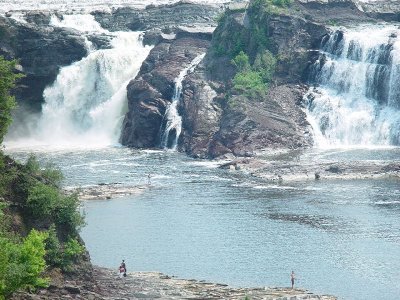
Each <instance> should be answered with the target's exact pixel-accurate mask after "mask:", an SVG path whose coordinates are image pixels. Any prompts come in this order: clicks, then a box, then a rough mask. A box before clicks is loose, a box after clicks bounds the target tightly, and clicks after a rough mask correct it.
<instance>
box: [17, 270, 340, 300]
mask: <svg viewBox="0 0 400 300" xmlns="http://www.w3.org/2000/svg"><path fill="white" fill-rule="evenodd" d="M93 279H94V282H95V283H94V285H92V286H84V285H82V283H80V282H74V281H70V282H68V283H66V284H65V285H62V286H58V287H56V286H54V288H53V289H50V290H42V291H39V293H38V295H26V294H20V295H18V296H16V297H14V300H17V299H18V300H20V299H21V300H22V299H32V300H36V299H37V300H39V299H88V300H95V299H98V300H101V299H104V300H106V299H107V300H116V299H126V300H129V299H169V300H178V299H231V300H243V299H245V297H246V296H248V297H249V298H250V299H254V300H257V299H264V300H277V299H280V300H283V299H286V300H289V299H290V300H300V299H319V300H335V299H336V298H335V297H334V296H328V295H316V294H313V293H311V292H309V291H307V290H304V289H299V288H296V289H291V288H232V287H229V286H227V285H225V284H218V283H209V282H205V281H198V280H194V279H191V280H186V279H178V278H175V277H170V276H168V275H164V274H162V273H158V272H133V273H128V276H127V277H125V278H118V276H117V273H116V271H114V270H109V269H104V268H99V267H95V269H94V273H93Z"/></svg>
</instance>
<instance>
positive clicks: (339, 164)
mask: <svg viewBox="0 0 400 300" xmlns="http://www.w3.org/2000/svg"><path fill="white" fill-rule="evenodd" d="M302 155H304V153H302V152H301V151H296V150H294V151H290V150H289V151H288V150H281V151H278V150H276V151H275V152H270V153H269V154H259V155H258V156H255V157H248V158H232V159H231V160H230V161H228V162H225V163H223V164H221V165H220V168H222V169H228V170H231V171H240V172H245V173H247V174H250V175H251V176H254V177H257V178H259V179H262V180H264V181H266V182H271V181H273V182H293V181H309V180H357V179H394V180H400V161H399V160H392V161H384V160H382V161H378V160H361V161H360V160H354V161H340V160H332V161H323V160H313V159H309V158H308V157H305V156H303V157H302Z"/></svg>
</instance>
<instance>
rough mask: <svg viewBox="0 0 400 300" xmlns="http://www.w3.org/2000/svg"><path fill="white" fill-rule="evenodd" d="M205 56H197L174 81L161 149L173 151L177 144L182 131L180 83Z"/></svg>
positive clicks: (166, 113)
mask: <svg viewBox="0 0 400 300" xmlns="http://www.w3.org/2000/svg"><path fill="white" fill-rule="evenodd" d="M205 55H206V54H205V53H203V54H201V55H199V56H197V57H196V58H195V59H194V60H193V61H192V62H191V63H190V65H189V66H188V67H187V68H185V69H183V70H182V71H181V73H180V74H179V76H178V77H177V78H176V79H175V87H174V95H173V97H172V99H171V104H170V105H169V106H168V108H167V110H166V112H165V118H166V120H167V123H166V125H165V131H164V133H163V135H162V138H161V147H162V148H171V149H175V148H176V146H177V144H178V139H179V136H180V135H181V131H182V117H181V116H180V115H179V112H178V104H179V100H180V98H181V94H182V81H183V79H185V77H186V75H187V74H188V73H190V72H193V70H194V69H195V68H196V66H197V65H198V64H199V63H200V62H201V61H202V59H203V58H204V56H205ZM172 130H174V134H175V135H174V139H173V141H172V144H171V145H169V139H170V134H171V133H172Z"/></svg>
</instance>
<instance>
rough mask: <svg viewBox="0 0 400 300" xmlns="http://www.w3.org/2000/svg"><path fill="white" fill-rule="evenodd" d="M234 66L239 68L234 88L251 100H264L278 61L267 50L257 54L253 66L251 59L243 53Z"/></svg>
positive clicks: (237, 57) (236, 58) (235, 59)
mask: <svg viewBox="0 0 400 300" xmlns="http://www.w3.org/2000/svg"><path fill="white" fill-rule="evenodd" d="M232 64H233V65H234V66H235V67H236V68H237V71H238V72H237V73H236V75H235V77H234V78H233V80H232V82H233V88H234V89H235V90H236V91H237V92H240V93H243V94H244V95H246V96H247V97H250V98H253V99H254V98H261V99H262V98H263V97H264V96H265V94H266V92H267V90H268V84H269V83H270V81H271V79H272V77H273V74H274V71H275V65H276V59H275V57H274V56H273V55H272V53H271V52H269V51H268V50H265V51H263V52H261V53H259V54H257V56H256V59H255V61H254V63H253V65H250V63H249V57H248V55H247V54H245V53H244V52H243V51H241V52H240V53H239V54H238V55H237V56H236V57H235V58H234V59H233V60H232Z"/></svg>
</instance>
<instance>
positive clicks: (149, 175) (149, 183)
mask: <svg viewBox="0 0 400 300" xmlns="http://www.w3.org/2000/svg"><path fill="white" fill-rule="evenodd" d="M147 185H151V174H150V173H149V174H148V175H147Z"/></svg>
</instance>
